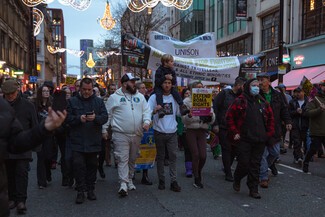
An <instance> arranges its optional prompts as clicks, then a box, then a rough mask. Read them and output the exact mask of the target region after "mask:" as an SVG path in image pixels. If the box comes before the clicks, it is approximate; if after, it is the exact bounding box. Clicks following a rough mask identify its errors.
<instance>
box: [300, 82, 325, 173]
mask: <svg viewBox="0 0 325 217" xmlns="http://www.w3.org/2000/svg"><path fill="white" fill-rule="evenodd" d="M319 86H320V90H319V91H318V93H317V94H316V96H315V97H314V99H313V100H312V101H310V102H309V103H307V105H306V115H307V117H309V129H310V137H311V145H310V148H309V150H308V152H307V154H306V156H305V160H304V162H303V171H304V172H305V173H308V171H309V162H310V160H311V158H312V156H313V155H314V154H316V152H317V151H318V150H319V148H320V147H321V146H322V144H323V145H324V144H325V80H323V81H321V82H320V83H319Z"/></svg>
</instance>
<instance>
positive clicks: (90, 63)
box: [86, 53, 96, 68]
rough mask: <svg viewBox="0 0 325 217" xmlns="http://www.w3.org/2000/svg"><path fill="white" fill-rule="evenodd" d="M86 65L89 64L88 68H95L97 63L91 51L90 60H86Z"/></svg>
mask: <svg viewBox="0 0 325 217" xmlns="http://www.w3.org/2000/svg"><path fill="white" fill-rule="evenodd" d="M86 65H87V66H88V68H93V67H94V66H95V65H96V63H95V61H94V59H93V54H92V53H89V57H88V60H87V62H86Z"/></svg>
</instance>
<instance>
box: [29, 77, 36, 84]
mask: <svg viewBox="0 0 325 217" xmlns="http://www.w3.org/2000/svg"><path fill="white" fill-rule="evenodd" d="M37 79H38V77H37V76H29V83H36V82H37Z"/></svg>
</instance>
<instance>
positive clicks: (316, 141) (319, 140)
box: [305, 136, 325, 163]
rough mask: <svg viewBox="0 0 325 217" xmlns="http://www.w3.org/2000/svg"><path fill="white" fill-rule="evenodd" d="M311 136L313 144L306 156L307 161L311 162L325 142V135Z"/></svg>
mask: <svg viewBox="0 0 325 217" xmlns="http://www.w3.org/2000/svg"><path fill="white" fill-rule="evenodd" d="M310 138H311V144H310V148H309V150H308V152H307V154H306V157H305V162H306V163H309V161H310V159H311V158H312V156H313V155H314V154H316V152H317V151H318V150H319V148H320V147H321V146H322V144H325V136H310Z"/></svg>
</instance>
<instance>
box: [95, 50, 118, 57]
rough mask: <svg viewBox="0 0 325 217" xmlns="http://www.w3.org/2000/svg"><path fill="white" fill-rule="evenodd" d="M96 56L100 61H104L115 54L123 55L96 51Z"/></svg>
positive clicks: (116, 53)
mask: <svg viewBox="0 0 325 217" xmlns="http://www.w3.org/2000/svg"><path fill="white" fill-rule="evenodd" d="M96 54H97V56H98V57H99V58H100V59H104V58H106V57H108V56H110V55H113V54H115V55H120V54H121V53H120V52H115V51H96Z"/></svg>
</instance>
